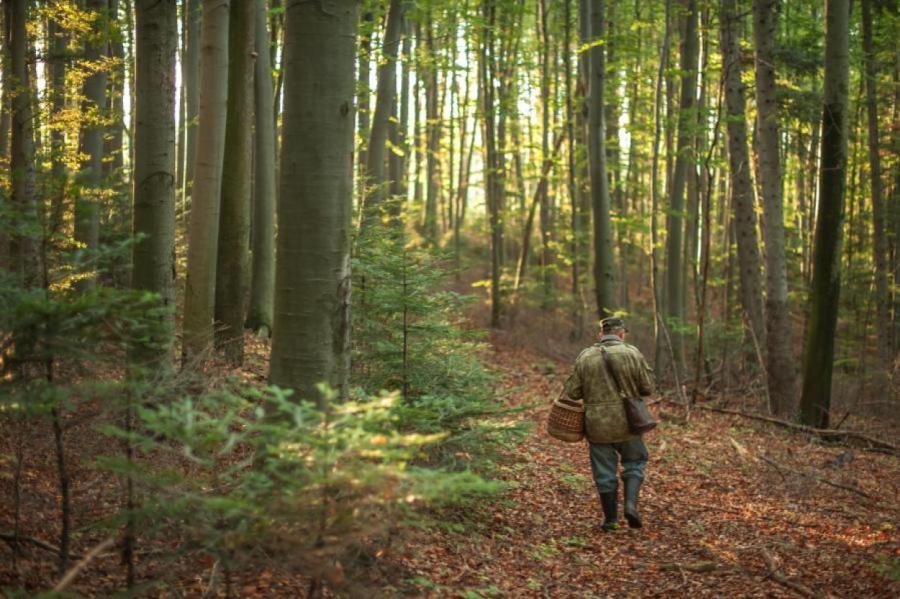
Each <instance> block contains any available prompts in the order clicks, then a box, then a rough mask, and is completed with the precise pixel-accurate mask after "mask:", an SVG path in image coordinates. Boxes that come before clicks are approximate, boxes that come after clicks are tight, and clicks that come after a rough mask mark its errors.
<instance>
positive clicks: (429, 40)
mask: <svg viewBox="0 0 900 599" xmlns="http://www.w3.org/2000/svg"><path fill="white" fill-rule="evenodd" d="M433 28H434V23H432V20H431V15H429V16H428V17H427V20H426V22H425V24H424V27H423V29H424V33H425V40H424V41H425V44H424V45H425V52H426V54H427V55H428V56H434V55H435V53H436V52H437V48H436V46H435V41H434V32H433ZM424 68H425V72H424V73H423V79H424V82H425V139H426V142H425V145H426V148H425V179H426V181H425V222H424V225H425V239H426V241H427V242H428V243H429V244H431V245H432V246H436V245H437V243H438V201H439V198H438V194H439V193H440V183H441V175H440V170H439V163H438V160H439V156H438V153H439V152H440V147H441V123H440V117H441V114H440V110H441V107H440V102H439V98H438V69H437V65H435V64H433V63H432V62H431V61H429V62H427V63H426V64H425V65H424Z"/></svg>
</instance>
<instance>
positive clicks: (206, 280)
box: [182, 0, 230, 360]
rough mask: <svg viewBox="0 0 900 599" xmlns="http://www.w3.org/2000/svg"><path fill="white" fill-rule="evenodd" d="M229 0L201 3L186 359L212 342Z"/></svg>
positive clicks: (225, 98)
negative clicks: (199, 65)
mask: <svg viewBox="0 0 900 599" xmlns="http://www.w3.org/2000/svg"><path fill="white" fill-rule="evenodd" d="M229 4H230V0H203V26H202V31H201V34H200V37H201V40H200V47H201V70H200V108H199V112H198V122H197V151H196V152H195V154H194V182H193V192H192V194H191V196H192V197H191V218H190V221H189V223H188V256H187V281H186V284H185V293H184V317H183V335H182V337H183V347H182V353H183V354H184V358H185V359H186V360H188V359H190V358H193V357H196V356H198V355H199V354H201V353H202V352H203V351H204V350H205V349H206V348H207V347H208V346H209V344H210V343H211V342H212V337H213V309H214V305H215V292H216V256H217V253H218V243H219V205H220V201H221V196H222V162H223V158H224V156H225V122H226V111H227V106H228V13H229Z"/></svg>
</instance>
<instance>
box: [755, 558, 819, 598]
mask: <svg viewBox="0 0 900 599" xmlns="http://www.w3.org/2000/svg"><path fill="white" fill-rule="evenodd" d="M762 556H763V559H764V560H765V561H766V566H767V567H768V568H769V576H770V577H771V578H772V580H774V581H775V582H778V583H780V584H783V585H784V586H786V587H787V588H789V589H791V590H794V591H797V592H798V593H800V594H801V595H803V596H804V597H819V594H818V593H816V592H815V591H813V590H812V589H810V588H809V587H807V586H804V585H802V584H800V583H799V582H794V581H793V580H791V579H790V578H788V577H787V576H785V575H784V574H782V573H781V572H779V571H778V564H777V563H776V562H775V558H774V557H773V556H772V554H771V553H769V550H768V549H763V550H762Z"/></svg>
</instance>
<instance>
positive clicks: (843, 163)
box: [800, 0, 850, 428]
mask: <svg viewBox="0 0 900 599" xmlns="http://www.w3.org/2000/svg"><path fill="white" fill-rule="evenodd" d="M849 38H850V0H826V3H825V90H824V97H823V99H824V103H823V106H822V157H821V160H820V162H819V210H818V215H817V218H816V237H815V255H814V257H813V275H812V286H811V288H810V292H809V320H808V322H807V328H806V347H805V353H804V357H803V395H802V396H801V398H800V421H801V422H802V423H803V424H807V425H810V426H817V427H819V428H828V422H829V409H830V407H831V377H832V371H833V368H834V342H835V333H836V331H837V315H838V299H839V297H840V292H841V260H840V258H841V244H842V239H843V220H844V194H845V191H846V184H847V120H848V111H847V96H848V89H847V88H848V80H849V70H850V65H849V59H850V47H849V46H850V41H849Z"/></svg>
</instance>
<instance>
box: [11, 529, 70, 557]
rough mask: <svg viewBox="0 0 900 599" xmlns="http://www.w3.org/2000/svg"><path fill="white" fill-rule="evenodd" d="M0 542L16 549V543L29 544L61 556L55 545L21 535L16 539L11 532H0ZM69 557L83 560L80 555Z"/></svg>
mask: <svg viewBox="0 0 900 599" xmlns="http://www.w3.org/2000/svg"><path fill="white" fill-rule="evenodd" d="M0 541H6V543H7V544H8V545H9V546H10V547H12V548H14V549H15V546H16V542H19V543H28V544H29V545H34V546H35V547H40V548H41V549H45V550H46V551H50V552H51V553H55V554H57V555H59V547H56V546H55V545H51V544H50V543H47V542H46V541H42V540H40V539H36V538H34V537H26V536H22V535H19V536H18V537H16V535H14V534H13V533H11V532H0ZM69 557H71V558H72V559H81V558H82V556H81V555H78V554H75V553H70V554H69Z"/></svg>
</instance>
